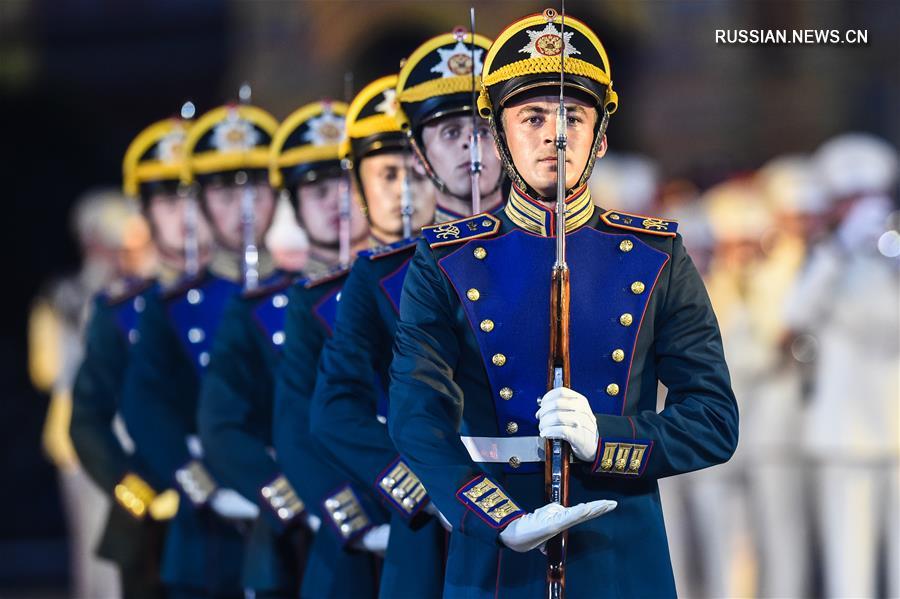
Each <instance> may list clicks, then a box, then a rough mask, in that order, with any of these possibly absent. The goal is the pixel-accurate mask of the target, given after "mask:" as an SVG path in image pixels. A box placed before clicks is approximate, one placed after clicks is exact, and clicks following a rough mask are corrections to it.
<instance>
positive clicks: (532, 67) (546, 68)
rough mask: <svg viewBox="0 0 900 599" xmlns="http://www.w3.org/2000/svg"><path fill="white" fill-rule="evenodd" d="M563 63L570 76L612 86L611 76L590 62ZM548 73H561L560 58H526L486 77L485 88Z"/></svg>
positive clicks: (578, 60)
mask: <svg viewBox="0 0 900 599" xmlns="http://www.w3.org/2000/svg"><path fill="white" fill-rule="evenodd" d="M563 62H564V67H563V69H564V70H565V72H566V73H568V74H570V75H580V76H582V77H589V78H590V79H593V80H594V81H599V82H600V83H601V84H603V85H609V84H610V79H609V75H607V74H606V73H605V72H604V71H603V70H602V69H600V68H598V67H596V66H595V65H592V64H591V63H589V62H586V61H584V60H581V59H578V58H572V57H571V56H567V57H566V58H565V60H564V61H563ZM547 73H550V74H555V73H559V58H558V57H554V56H542V57H540V58H526V59H524V60H519V61H516V62H511V63H509V64H507V65H503V66H502V67H500V68H499V69H497V70H496V71H493V72H491V73H489V74H488V75H486V76H485V77H484V86H485V87H490V86H492V85H496V84H498V83H500V82H501V81H506V80H507V79H512V78H513V77H521V76H523V75H543V74H547Z"/></svg>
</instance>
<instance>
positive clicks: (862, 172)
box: [813, 133, 898, 200]
mask: <svg viewBox="0 0 900 599" xmlns="http://www.w3.org/2000/svg"><path fill="white" fill-rule="evenodd" d="M813 159H814V161H815V165H816V170H817V171H818V174H819V176H820V177H821V178H822V182H823V183H824V184H825V186H826V188H827V189H828V192H829V194H830V195H831V197H832V199H833V200H840V199H843V198H848V197H851V196H856V195H868V194H878V193H885V192H890V191H892V189H891V188H892V187H893V185H894V184H895V183H896V181H897V168H898V158H897V150H896V149H895V148H894V147H893V146H891V145H890V144H889V143H888V142H886V141H884V140H883V139H881V138H879V137H876V136H874V135H871V134H868V133H845V134H842V135H838V136H837V137H833V138H831V139H830V140H828V141H826V142H825V143H824V144H822V145H821V146H820V147H819V149H818V150H816V153H815V155H814V156H813Z"/></svg>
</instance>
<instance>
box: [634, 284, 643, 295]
mask: <svg viewBox="0 0 900 599" xmlns="http://www.w3.org/2000/svg"><path fill="white" fill-rule="evenodd" d="M631 293H633V294H635V295H640V294H642V293H644V284H643V283H641V282H640V281H635V282H634V283H632V284H631Z"/></svg>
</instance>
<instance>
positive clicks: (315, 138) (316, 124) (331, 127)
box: [303, 111, 344, 146]
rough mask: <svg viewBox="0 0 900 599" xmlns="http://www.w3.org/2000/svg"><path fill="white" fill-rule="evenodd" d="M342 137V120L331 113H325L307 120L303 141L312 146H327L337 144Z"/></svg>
mask: <svg viewBox="0 0 900 599" xmlns="http://www.w3.org/2000/svg"><path fill="white" fill-rule="evenodd" d="M343 137H344V119H342V118H341V117H339V116H336V115H335V114H334V113H333V112H331V111H326V112H323V113H322V114H320V115H319V116H317V117H315V118H311V119H309V124H308V129H307V131H306V132H305V133H304V134H303V141H305V142H308V143H311V144H312V145H314V146H329V145H334V144H336V143H339V142H340V141H341V139H342V138H343Z"/></svg>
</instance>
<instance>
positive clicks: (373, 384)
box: [312, 33, 502, 597]
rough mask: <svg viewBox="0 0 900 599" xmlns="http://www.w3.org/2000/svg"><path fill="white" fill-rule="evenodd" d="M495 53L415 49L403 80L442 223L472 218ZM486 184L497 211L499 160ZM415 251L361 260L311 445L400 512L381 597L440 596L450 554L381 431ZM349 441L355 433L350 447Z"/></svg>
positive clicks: (490, 163) (403, 114) (404, 108)
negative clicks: (477, 151)
mask: <svg viewBox="0 0 900 599" xmlns="http://www.w3.org/2000/svg"><path fill="white" fill-rule="evenodd" d="M469 40H470V42H471V41H472V40H473V38H472V37H471V36H470V37H469ZM490 43H491V42H490V40H489V39H487V38H485V37H483V36H478V35H476V36H474V47H472V46H471V45H470V44H467V43H464V41H463V34H459V33H456V34H454V33H448V34H444V35H440V36H437V37H435V38H432V39H430V40H428V41H426V42H425V43H423V44H422V45H421V46H420V47H419V48H418V49H416V50H415V51H414V52H413V53H412V54H411V55H410V57H409V58H408V59H407V60H406V61H405V62H404V64H403V67H402V68H401V70H400V74H399V78H398V82H397V91H396V95H397V99H398V101H399V103H400V110H399V111H398V122H399V123H400V124H401V126H402V128H403V129H404V130H405V131H406V133H407V135H408V138H409V140H410V144H411V145H412V146H413V148H414V149H415V151H416V154H417V157H418V158H419V160H420V163H419V164H420V168H422V169H423V170H424V171H426V172H427V173H428V174H429V175H430V177H431V179H432V181H433V182H434V185H435V188H436V189H435V190H436V192H437V213H438V214H437V220H438V221H439V222H440V221H446V220H451V219H452V218H453V217H454V216H458V215H459V214H460V213H464V212H465V213H471V197H472V189H471V187H470V181H469V177H468V175H469V166H470V164H469V161H470V160H471V154H470V151H469V143H470V139H471V137H470V134H471V131H472V123H473V118H472V110H473V106H472V97H473V94H472V91H473V89H472V88H473V83H475V82H477V81H478V77H479V76H480V71H481V61H482V60H483V58H484V54H485V53H486V51H487V48H488V47H489V46H490ZM473 69H474V71H475V72H474V73H473ZM473 75H474V77H473ZM478 120H479V121H481V119H478ZM479 126H481V124H480V123H479ZM484 132H485V133H486V132H487V127H484ZM483 175H484V176H483V178H482V179H481V182H482V183H483V184H484V187H483V191H484V196H485V197H484V204H485V206H486V207H487V208H488V209H489V210H491V209H494V208H496V207H497V205H498V204H499V203H500V200H501V196H500V183H501V177H502V169H501V166H500V160H499V158H498V157H497V156H496V155H495V154H493V153H490V154H489V155H488V156H487V157H486V159H485V160H484V173H483ZM414 250H415V240H414V239H409V238H407V239H404V240H401V241H399V242H397V243H394V244H390V245H386V246H383V247H380V248H375V249H372V250H369V251H365V252H361V253H360V255H359V259H358V260H357V262H356V263H355V264H354V266H353V269H352V270H351V272H350V275H349V277H348V279H347V284H346V286H345V287H344V290H343V293H342V301H341V307H340V310H339V312H338V318H337V323H336V326H335V331H334V335H333V336H332V338H331V339H330V340H328V342H327V343H326V345H325V349H324V351H323V352H322V357H321V360H320V362H319V377H318V380H317V384H316V392H315V397H314V400H313V418H312V424H313V433H314V435H315V436H316V437H317V438H318V439H320V440H321V442H322V443H323V444H324V445H326V446H327V447H329V449H330V450H331V451H332V452H333V453H334V454H335V456H336V457H337V459H338V460H339V461H340V463H341V465H342V466H343V467H344V468H345V469H347V470H348V471H349V472H351V473H352V474H353V476H354V477H355V478H356V479H357V481H359V482H360V483H361V484H367V485H369V486H370V487H371V488H373V489H375V490H376V491H377V492H378V493H379V494H380V495H381V497H382V500H383V501H384V503H386V504H387V505H388V506H390V507H391V508H393V509H392V517H391V537H390V542H389V545H388V551H387V554H386V556H385V567H384V573H383V577H382V584H381V595H382V596H384V597H403V596H408V597H435V596H439V595H440V593H441V588H442V585H443V573H444V557H445V553H446V545H447V538H446V537H447V535H446V532H445V531H444V529H443V528H442V526H441V523H440V521H439V516H438V514H437V512H436V510H435V509H434V506H430V505H429V501H428V494H427V492H426V490H425V488H424V487H423V486H422V485H421V484H420V482H419V481H418V479H417V477H416V476H415V474H414V473H413V472H411V471H410V469H409V467H408V465H407V464H406V463H405V462H404V461H403V460H401V459H400V458H399V457H398V455H397V450H396V449H395V448H394V444H393V443H392V442H391V440H390V437H389V436H388V430H387V427H386V426H385V423H384V416H385V412H386V409H387V403H388V397H387V387H388V371H389V368H390V360H391V357H392V351H391V346H392V344H393V336H394V331H395V329H396V322H397V314H398V309H399V305H400V291H401V289H402V288H403V278H404V276H405V275H406V270H407V268H408V266H409V261H410V258H411V257H412V254H413V251H414ZM347 431H353V434H352V437H351V438H350V439H348V437H347V434H346V433H347Z"/></svg>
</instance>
